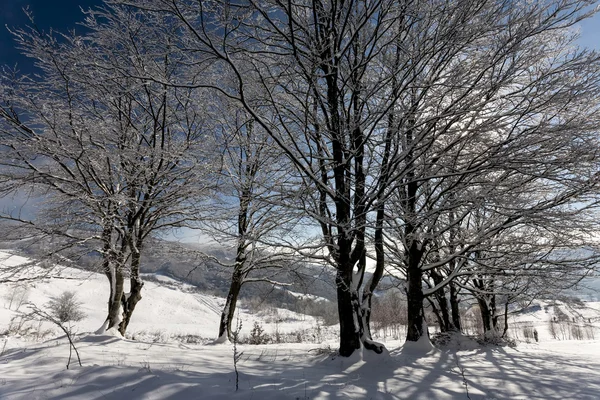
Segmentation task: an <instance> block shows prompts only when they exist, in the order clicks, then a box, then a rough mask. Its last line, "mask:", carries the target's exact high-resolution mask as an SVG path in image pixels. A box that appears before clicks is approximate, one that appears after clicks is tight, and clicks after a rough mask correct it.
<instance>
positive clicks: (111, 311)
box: [104, 265, 125, 330]
mask: <svg viewBox="0 0 600 400" xmlns="http://www.w3.org/2000/svg"><path fill="white" fill-rule="evenodd" d="M107 268H108V271H107V272H106V276H107V277H108V281H109V284H110V297H109V298H108V316H107V317H106V322H105V325H104V326H105V329H106V330H108V329H111V328H118V324H119V322H120V320H121V298H122V297H123V289H124V282H125V280H124V278H123V271H122V267H121V265H115V266H114V269H111V268H110V267H107Z"/></svg>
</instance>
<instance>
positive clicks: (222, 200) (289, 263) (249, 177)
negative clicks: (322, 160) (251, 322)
mask: <svg viewBox="0 0 600 400" xmlns="http://www.w3.org/2000/svg"><path fill="white" fill-rule="evenodd" d="M225 104H227V102H225ZM223 107H225V106H223ZM221 115H222V117H221V118H219V120H220V121H221V122H220V123H219V124H218V126H219V128H218V129H217V130H216V132H217V135H218V136H219V137H220V141H221V143H222V144H221V149H222V154H223V161H222V163H221V173H220V178H219V184H218V185H217V189H216V192H217V193H216V196H215V198H214V199H213V205H212V207H210V208H209V211H208V214H210V215H205V216H203V217H202V221H201V229H203V230H204V231H205V232H207V233H208V234H209V235H210V236H211V237H213V238H214V239H215V240H216V241H218V242H219V243H220V244H221V245H227V244H229V245H230V246H231V247H233V248H234V252H235V256H234V259H233V260H231V261H227V260H219V259H217V260H216V261H217V262H218V263H219V264H220V265H221V266H226V267H230V268H231V269H232V277H231V283H230V286H229V291H228V294H227V297H226V301H225V305H224V308H223V312H222V314H221V321H220V324H219V336H218V339H217V341H219V342H222V341H225V340H227V338H229V340H232V341H233V340H234V337H233V332H232V327H231V324H232V321H233V319H234V315H235V309H236V304H237V300H238V296H239V294H240V291H241V289H242V286H243V285H245V284H246V283H250V282H267V283H270V284H273V285H279V286H287V283H282V282H278V281H276V279H277V275H278V274H281V273H284V274H291V273H292V272H293V269H294V265H297V264H298V261H299V260H298V254H295V253H294V252H293V251H292V250H291V249H290V246H289V240H288V241H285V240H282V239H281V238H285V237H289V236H290V234H291V233H292V232H293V231H294V226H295V225H297V224H298V221H299V220H300V219H301V218H300V217H299V215H298V213H294V212H292V211H291V210H290V209H289V208H285V207H284V206H283V205H284V204H285V201H284V200H285V199H284V197H287V196H288V194H284V192H285V188H292V187H294V186H295V185H294V184H293V183H292V182H290V181H291V180H292V178H291V177H290V176H289V175H288V171H289V165H287V163H286V160H285V159H284V158H283V157H282V154H281V151H280V150H278V148H277V147H276V146H274V145H273V143H272V140H271V139H270V137H269V136H268V135H267V134H266V133H265V132H264V131H263V130H262V128H261V127H260V126H257V125H256V124H255V123H254V121H253V119H252V118H249V117H248V116H247V114H246V113H245V112H243V110H235V108H232V107H226V108H225V110H222V111H221Z"/></svg>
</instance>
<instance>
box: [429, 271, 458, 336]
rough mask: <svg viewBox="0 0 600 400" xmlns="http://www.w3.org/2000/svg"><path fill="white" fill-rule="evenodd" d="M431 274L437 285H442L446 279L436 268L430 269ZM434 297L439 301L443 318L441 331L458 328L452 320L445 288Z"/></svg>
mask: <svg viewBox="0 0 600 400" xmlns="http://www.w3.org/2000/svg"><path fill="white" fill-rule="evenodd" d="M429 275H430V276H431V278H432V279H433V283H434V284H435V285H436V286H437V285H440V284H441V283H442V282H443V281H444V278H443V277H442V275H441V274H439V273H438V272H437V271H435V270H432V271H430V273H429ZM433 297H434V298H435V300H436V301H437V304H438V309H437V312H438V313H439V319H440V320H441V322H440V331H441V332H449V331H454V330H456V328H455V327H454V324H453V323H452V321H451V320H450V310H449V305H448V299H447V298H446V291H445V288H443V287H440V288H439V289H438V290H437V291H436V292H435V293H434V294H433Z"/></svg>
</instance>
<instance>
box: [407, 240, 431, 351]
mask: <svg viewBox="0 0 600 400" xmlns="http://www.w3.org/2000/svg"><path fill="white" fill-rule="evenodd" d="M407 255H408V268H407V269H406V283H407V286H408V288H407V291H406V295H407V302H408V307H407V318H408V327H407V332H406V341H407V342H416V341H418V340H419V339H420V338H421V336H423V335H424V334H427V332H424V331H423V327H424V324H423V300H424V295H423V286H422V283H421V281H422V279H423V272H422V271H421V268H420V267H419V264H420V262H421V257H422V256H423V252H422V251H421V250H419V249H418V247H417V244H416V243H415V242H413V243H412V245H411V246H410V248H409V251H408V254H407Z"/></svg>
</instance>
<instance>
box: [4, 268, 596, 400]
mask: <svg viewBox="0 0 600 400" xmlns="http://www.w3.org/2000/svg"><path fill="white" fill-rule="evenodd" d="M0 261H1V258H0ZM17 261H19V260H18V259H16V258H12V259H11V261H10V262H12V263H17ZM20 261H21V262H22V261H23V260H20ZM5 262H6V261H5ZM5 265H6V264H5ZM73 278H76V279H73ZM107 289H108V283H107V282H106V278H105V277H104V276H103V275H98V274H90V273H85V272H81V271H77V270H66V269H65V270H63V271H62V272H61V275H60V277H53V278H47V279H45V280H44V281H41V282H36V283H35V284H30V285H28V287H27V288H23V289H19V288H18V287H16V286H14V285H7V284H0V332H3V331H5V330H6V329H7V327H8V325H9V324H10V323H11V319H13V317H15V315H19V312H20V311H25V310H26V306H25V305H23V304H21V305H20V306H19V303H20V302H21V301H20V299H21V297H20V296H21V294H22V295H23V297H24V298H25V299H26V300H27V301H30V302H32V303H35V304H37V305H38V306H43V305H44V304H45V303H46V302H47V301H48V300H49V299H50V297H51V296H56V295H58V294H60V292H62V291H64V290H74V291H76V292H77V293H78V297H79V299H80V300H81V301H82V303H83V305H82V308H83V311H84V312H86V313H87V317H86V318H85V319H84V320H82V321H81V322H79V323H77V324H76V325H75V329H76V330H77V332H78V335H77V338H76V345H77V347H78V350H79V353H80V355H81V360H82V363H83V366H82V367H79V366H78V365H77V363H76V362H72V363H71V368H70V369H69V370H67V369H66V362H67V359H68V356H69V346H68V342H67V341H66V339H65V338H64V337H60V336H59V337H57V336H56V335H57V334H58V332H53V333H48V335H47V336H46V337H45V338H41V337H37V338H36V337H35V335H33V334H29V335H24V334H23V335H21V336H19V335H18V334H17V335H16V336H15V335H4V336H1V335H2V334H1V333H0V354H1V355H0V399H26V400H29V399H59V398H60V399H127V400H129V399H183V400H185V399H254V400H260V399H291V400H297V399H302V400H307V399H337V398H340V399H346V398H349V399H472V400H475V399H599V398H600V337H598V339H597V340H555V339H553V338H552V335H551V334H549V333H548V332H549V329H548V325H549V321H550V320H551V319H552V317H553V315H554V314H553V312H554V311H553V309H551V307H555V306H557V307H559V308H560V309H561V312H562V313H564V314H566V313H567V312H568V310H567V308H568V307H567V306H566V305H560V304H550V303H547V304H546V303H543V302H542V303H539V304H537V305H534V307H533V308H531V309H530V310H528V311H527V312H523V313H520V314H518V315H517V316H516V317H515V318H514V320H515V321H514V322H516V323H518V324H532V327H535V329H537V330H538V331H539V335H540V342H539V343H536V342H535V341H531V340H530V342H529V343H527V342H524V341H523V342H521V343H520V344H519V345H518V346H517V347H516V348H510V347H494V346H489V347H483V348H481V347H479V346H478V345H475V344H474V343H472V342H470V341H469V340H467V339H464V340H463V341H460V342H459V344H457V345H455V346H452V347H450V348H448V349H444V350H437V349H435V350H432V351H429V352H427V353H424V352H423V351H419V350H418V349H414V348H405V347H403V344H402V343H401V342H388V343H387V346H388V349H389V350H390V352H389V354H386V355H382V356H375V355H371V354H365V355H364V357H362V355H361V354H359V353H356V354H355V355H353V356H352V357H351V358H350V359H345V358H341V357H336V356H335V355H334V354H333V353H332V351H331V349H335V347H336V342H335V340H334V338H333V337H332V336H331V335H328V334H325V333H323V334H322V335H320V337H321V338H322V342H320V343H306V342H304V343H293V344H290V343H286V344H269V345H249V344H245V345H238V349H237V350H238V353H241V358H240V359H239V362H238V370H239V390H238V391H236V390H235V380H236V379H235V373H234V367H233V356H234V353H233V346H232V345H231V344H219V345H211V344H208V343H207V340H201V341H200V342H201V343H189V342H190V341H186V340H182V338H183V336H185V335H194V337H198V338H201V339H209V338H214V337H215V336H216V329H217V323H218V318H219V313H220V307H221V306H222V301H223V300H222V299H221V298H218V297H214V296H206V295H203V294H200V293H196V292H195V291H193V288H192V287H189V286H187V285H185V284H183V283H181V282H177V281H174V280H172V279H170V278H168V277H164V276H154V277H152V280H148V281H147V283H146V285H145V287H144V292H143V296H144V298H143V300H142V301H141V302H140V303H139V305H138V307H137V308H136V311H135V314H134V317H133V319H132V321H131V325H130V331H131V332H130V333H131V337H130V338H128V339H123V338H118V337H114V336H107V335H95V334H92V333H91V332H93V331H95V330H96V329H97V328H98V327H99V326H100V325H101V324H102V322H103V319H104V317H105V314H104V313H105V310H104V308H105V304H106V296H107V293H106V291H107ZM11 302H12V304H11ZM9 306H10V307H9ZM538 306H539V307H538ZM9 308H10V309H9ZM17 308H18V309H19V310H18V311H17ZM597 308H600V307H598V304H588V303H586V307H585V308H584V309H581V308H575V309H574V311H572V313H571V314H569V315H567V316H568V318H570V319H571V320H572V318H576V314H577V313H578V314H581V316H580V321H581V323H588V324H592V325H595V326H597V322H598V320H597V319H596V320H595V321H594V318H597V314H596V311H597ZM565 310H566V311H565ZM546 311H548V312H546ZM240 319H242V321H244V322H243V325H244V328H243V329H244V331H245V333H246V334H248V333H249V331H250V329H251V328H252V326H253V323H254V321H258V322H260V323H261V324H262V325H263V326H264V327H265V330H266V331H268V332H270V333H271V334H275V332H277V331H279V332H293V331H299V330H303V329H304V330H306V331H313V332H314V331H316V330H317V329H322V327H320V326H319V325H318V324H317V322H316V321H315V320H314V318H312V317H308V316H302V315H299V314H296V313H293V312H291V311H287V310H269V311H268V312H264V313H259V314H251V313H249V312H248V310H242V312H241V313H240ZM586 321H587V322H586ZM589 321H591V322H589ZM13 323H14V320H13ZM33 328H35V329H37V330H38V331H44V330H46V329H50V326H49V325H44V326H42V327H41V328H40V327H38V326H34V327H32V332H33V331H35V329H33ZM520 329H521V330H522V328H520ZM243 334H244V333H243ZM315 337H316V336H315ZM315 337H313V339H314V338H315ZM304 339H306V338H304Z"/></svg>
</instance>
